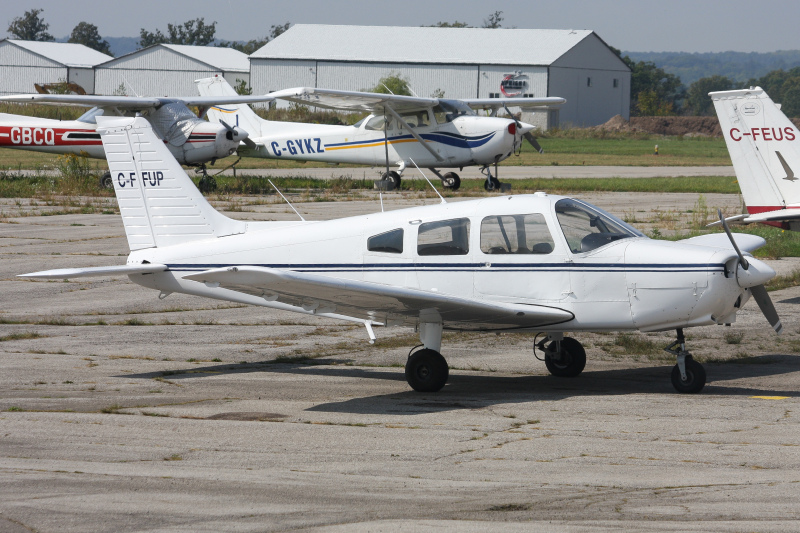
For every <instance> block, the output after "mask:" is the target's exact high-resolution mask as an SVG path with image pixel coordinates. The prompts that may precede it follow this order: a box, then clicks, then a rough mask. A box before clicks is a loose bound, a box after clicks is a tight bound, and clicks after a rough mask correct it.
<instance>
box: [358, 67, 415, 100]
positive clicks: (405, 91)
mask: <svg viewBox="0 0 800 533" xmlns="http://www.w3.org/2000/svg"><path fill="white" fill-rule="evenodd" d="M409 83H410V82H409V80H408V78H403V77H401V76H400V73H399V72H390V73H389V75H388V76H384V77H383V78H381V79H380V81H378V85H376V86H375V87H373V88H372V89H368V90H369V91H371V92H373V93H381V94H402V95H404V96H413V94H412V93H411V88H410V87H409Z"/></svg>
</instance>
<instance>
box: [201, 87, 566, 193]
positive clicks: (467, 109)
mask: <svg viewBox="0 0 800 533" xmlns="http://www.w3.org/2000/svg"><path fill="white" fill-rule="evenodd" d="M196 83H197V88H198V90H199V91H200V94H201V95H203V96H209V97H211V96H217V97H219V96H227V95H231V94H235V91H234V90H233V87H231V86H230V85H229V84H228V82H227V81H225V79H224V78H222V77H221V76H217V77H213V78H205V79H201V80H197V81H196ZM270 96H272V97H274V98H277V99H282V100H287V101H290V102H295V103H299V104H305V105H310V106H315V107H323V108H328V109H338V110H344V111H367V112H369V113H371V114H370V115H369V116H367V117H366V118H365V119H363V120H362V121H360V122H358V123H357V124H355V125H353V126H331V125H324V124H302V123H296V122H275V121H269V120H264V119H262V118H261V117H259V116H258V115H256V114H255V113H254V112H253V110H252V109H250V107H248V106H247V105H230V106H224V107H223V106H221V105H219V106H214V107H212V108H211V109H209V111H208V119H209V120H210V121H212V122H222V121H227V122H228V123H231V124H235V125H237V126H239V127H242V128H244V129H245V130H247V132H248V133H249V134H250V139H251V140H252V141H253V142H254V143H255V145H256V146H255V148H253V147H252V146H248V147H244V148H242V149H241V150H240V152H239V155H240V156H244V157H266V158H271V159H295V160H301V161H324V162H327V163H349V164H357V165H372V166H382V165H385V166H386V172H385V173H384V175H383V179H384V180H390V181H391V182H392V186H393V187H397V186H399V185H400V179H401V178H400V177H401V174H402V173H403V171H404V170H405V169H406V168H408V167H409V166H410V167H411V168H413V166H412V160H413V161H414V163H416V165H417V166H419V167H422V168H429V169H431V171H432V172H433V173H434V174H436V175H437V176H438V177H439V179H441V180H442V184H443V185H444V186H445V187H446V188H448V189H452V190H456V189H458V188H459V186H460V184H461V178H460V176H459V175H458V174H456V173H455V172H447V173H446V174H444V175H442V174H441V173H440V172H439V171H438V170H437V169H439V168H463V167H466V166H473V165H480V166H481V171H482V172H483V173H484V174H485V175H486V184H485V188H486V190H499V189H500V188H501V184H500V181H499V180H498V179H497V170H496V168H497V163H499V162H500V161H503V160H504V159H506V158H508V157H509V156H511V154H513V153H515V152H518V151H519V149H520V148H521V146H522V139H523V138H525V139H527V140H528V141H529V142H530V143H531V144H532V145H533V146H534V147H535V148H536V149H537V150H539V151H540V152H541V147H540V146H539V143H538V142H537V141H536V139H535V138H534V137H533V135H532V134H531V130H533V129H534V126H532V125H530V124H525V123H523V122H520V121H518V120H516V119H515V118H501V117H497V116H491V117H481V116H478V115H476V114H475V111H474V110H473V108H476V109H491V110H492V112H493V114H496V112H497V110H498V109H499V108H505V109H506V111H508V106H523V107H525V108H528V107H531V108H535V107H549V106H556V105H560V104H563V103H565V102H566V100H565V99H563V98H556V97H547V98H476V99H469V100H447V99H443V98H420V97H416V96H400V95H392V94H378V93H366V92H357V91H337V90H331V89H315V88H311V87H298V88H294V89H285V90H282V91H277V92H273V93H270ZM509 115H511V113H510V112H509ZM392 165H396V167H397V170H396V171H395V170H389V167H390V166H392ZM492 165H494V166H495V175H492V173H491V168H490V167H491V166H492Z"/></svg>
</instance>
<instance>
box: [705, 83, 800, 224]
mask: <svg viewBox="0 0 800 533" xmlns="http://www.w3.org/2000/svg"><path fill="white" fill-rule="evenodd" d="M709 96H711V99H712V100H713V101H714V108H715V109H716V111H717V117H719V124H720V127H721V128H722V135H723V136H724V137H725V144H726V145H727V146H728V152H729V153H730V155H731V160H732V161H733V169H734V171H735V172H736V178H737V180H738V181H739V187H740V188H741V190H742V197H743V199H744V203H745V205H746V206H747V212H748V214H744V215H736V216H733V217H730V218H728V219H727V221H728V222H732V223H737V224H752V223H754V222H761V223H764V224H770V225H773V226H778V227H780V228H783V229H788V230H793V231H800V176H796V175H795V173H796V172H797V173H800V133H798V131H797V127H796V126H795V125H794V124H792V122H791V121H790V120H789V119H788V118H786V115H785V114H784V113H783V112H782V111H781V110H780V107H779V106H778V105H776V104H775V103H774V102H773V101H772V99H771V98H770V97H769V96H768V95H767V93H766V92H765V91H764V90H763V89H762V88H761V87H755V88H751V89H743V90H737V91H720V92H713V93H709ZM719 224H720V222H714V223H712V224H710V225H714V226H716V225H719Z"/></svg>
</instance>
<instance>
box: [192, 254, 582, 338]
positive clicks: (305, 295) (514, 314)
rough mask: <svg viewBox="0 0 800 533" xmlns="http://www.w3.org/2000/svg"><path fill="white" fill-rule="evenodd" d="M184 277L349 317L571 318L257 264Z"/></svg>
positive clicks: (552, 310)
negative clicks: (258, 265) (257, 265)
mask: <svg viewBox="0 0 800 533" xmlns="http://www.w3.org/2000/svg"><path fill="white" fill-rule="evenodd" d="M184 279H190V280H194V281H199V282H202V283H205V284H207V285H209V286H211V287H223V288H225V289H230V290H234V291H239V292H243V293H246V294H252V295H255V296H263V297H264V298H265V299H267V300H268V301H276V300H277V301H280V302H281V303H286V304H289V305H295V306H297V307H301V308H303V309H305V310H306V311H311V310H314V311H315V312H317V313H318V314H332V313H336V314H338V315H346V316H350V317H356V318H359V319H362V320H369V321H372V322H376V323H382V324H394V325H399V324H406V325H412V326H413V325H414V324H416V323H417V322H439V321H441V322H443V323H444V325H445V327H447V328H451V329H471V330H486V329H513V328H535V327H541V326H545V325H551V324H560V323H562V322H568V321H570V320H572V319H573V318H574V315H573V314H572V313H570V312H569V311H564V310H563V309H558V308H556V307H547V306H543V305H528V304H519V303H514V304H507V303H497V302H486V301H481V300H469V299H466V298H457V297H453V296H448V295H446V294H438V293H431V292H426V291H421V290H418V289H408V288H402V287H393V286H389V285H382V284H379V283H371V282H365V281H353V280H344V279H337V278H331V277H327V276H321V275H318V274H309V273H306V272H293V271H285V270H279V269H274V268H264V267H256V266H238V267H228V268H218V269H212V270H207V271H205V272H200V273H198V274H191V275H189V276H186V277H185V278H184Z"/></svg>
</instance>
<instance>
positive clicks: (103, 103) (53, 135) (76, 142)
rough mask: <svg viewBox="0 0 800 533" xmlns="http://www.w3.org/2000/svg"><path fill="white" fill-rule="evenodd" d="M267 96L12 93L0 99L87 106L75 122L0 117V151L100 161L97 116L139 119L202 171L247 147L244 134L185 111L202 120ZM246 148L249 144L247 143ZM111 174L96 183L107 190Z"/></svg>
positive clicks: (173, 151)
mask: <svg viewBox="0 0 800 533" xmlns="http://www.w3.org/2000/svg"><path fill="white" fill-rule="evenodd" d="M272 99H273V98H272V97H270V96H239V95H226V96H224V97H222V96H214V97H202V96H200V97H198V96H190V97H164V98H156V97H128V96H90V95H64V94H18V95H7V96H0V100H2V101H6V102H17V103H41V104H56V105H58V104H60V105H79V106H86V107H91V109H90V110H89V111H87V112H86V113H84V114H83V115H82V116H81V117H79V118H78V119H77V120H53V119H47V118H37V117H29V116H23V115H12V114H8V113H0V147H2V148H14V149H18V150H32V151H36V152H48V153H53V154H69V153H72V154H85V155H87V156H89V157H93V158H96V159H105V157H106V155H105V151H104V150H103V142H102V141H101V140H100V134H99V133H97V131H96V130H97V120H96V119H97V117H98V116H101V115H102V116H135V115H137V114H141V115H142V116H145V117H146V118H147V119H148V120H149V121H150V123H151V124H152V125H153V130H154V131H155V132H156V134H157V135H158V136H159V138H160V139H162V140H163V141H164V143H165V144H166V145H167V147H168V148H169V150H170V153H171V154H172V156H173V157H174V158H175V159H176V160H177V161H178V162H179V163H181V164H185V165H196V166H200V167H201V168H204V164H205V163H207V162H212V163H213V162H214V161H216V160H217V159H221V158H223V157H227V156H229V155H232V154H233V153H234V152H235V151H236V149H237V148H238V146H239V143H241V142H244V143H245V144H248V141H249V139H248V138H247V136H248V133H247V132H246V131H244V130H242V129H241V128H238V129H237V128H235V127H232V126H229V125H228V124H226V123H225V122H224V121H223V122H219V123H214V122H207V121H205V120H203V119H201V118H198V116H197V115H195V114H194V113H193V112H192V111H191V110H190V109H189V108H188V107H187V106H190V105H191V106H198V107H199V108H200V109H201V113H200V115H201V116H202V115H203V114H204V113H205V111H206V110H207V109H208V108H209V107H210V106H213V105H223V104H234V103H235V104H243V103H254V102H265V101H270V100H272ZM250 144H252V143H250ZM110 179H111V175H110V174H108V173H106V174H105V175H104V176H103V178H102V179H101V182H103V184H104V185H105V186H107V187H111V183H110Z"/></svg>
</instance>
